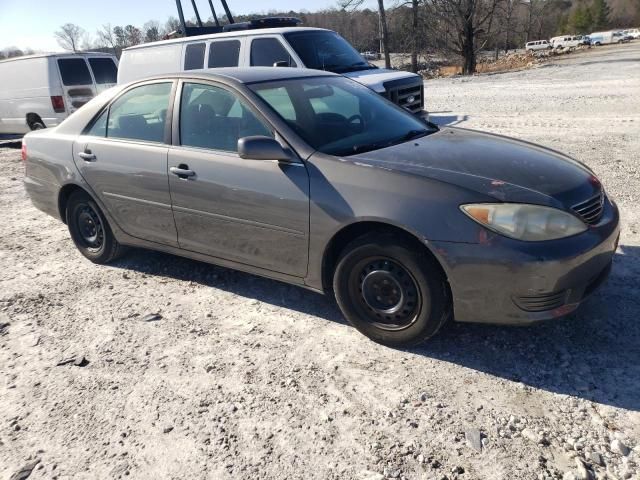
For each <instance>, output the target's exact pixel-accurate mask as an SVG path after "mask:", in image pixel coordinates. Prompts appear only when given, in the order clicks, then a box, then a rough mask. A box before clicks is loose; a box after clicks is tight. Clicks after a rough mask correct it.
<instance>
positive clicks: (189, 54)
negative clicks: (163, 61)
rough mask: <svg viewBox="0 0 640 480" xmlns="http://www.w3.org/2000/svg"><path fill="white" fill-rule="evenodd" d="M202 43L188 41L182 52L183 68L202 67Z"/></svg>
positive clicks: (195, 68)
mask: <svg viewBox="0 0 640 480" xmlns="http://www.w3.org/2000/svg"><path fill="white" fill-rule="evenodd" d="M206 46H207V45H206V44H204V43H190V44H189V45H187V48H186V50H185V52H184V69H185V70H197V69H200V68H204V50H205V48H206Z"/></svg>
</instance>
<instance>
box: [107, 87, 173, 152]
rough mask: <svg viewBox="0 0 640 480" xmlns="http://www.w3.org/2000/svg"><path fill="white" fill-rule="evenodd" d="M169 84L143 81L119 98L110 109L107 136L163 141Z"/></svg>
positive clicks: (169, 92) (169, 93)
mask: <svg viewBox="0 0 640 480" xmlns="http://www.w3.org/2000/svg"><path fill="white" fill-rule="evenodd" d="M171 86H172V84H171V83H153V84H151V85H142V86H141V87H136V88H133V89H131V90H129V91H128V92H127V93H125V94H124V95H122V96H121V97H120V98H118V99H117V100H116V101H115V102H113V104H112V105H111V107H110V109H109V120H108V122H107V137H112V138H127V139H132V140H143V141H146V142H163V141H164V126H165V122H166V119H167V107H168V106H169V96H170V95H171ZM96 126H97V125H96Z"/></svg>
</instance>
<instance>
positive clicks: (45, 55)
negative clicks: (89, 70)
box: [0, 52, 115, 62]
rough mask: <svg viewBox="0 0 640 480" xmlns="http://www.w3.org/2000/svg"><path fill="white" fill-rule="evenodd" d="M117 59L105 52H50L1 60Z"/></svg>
mask: <svg viewBox="0 0 640 480" xmlns="http://www.w3.org/2000/svg"><path fill="white" fill-rule="evenodd" d="M74 56H75V57H84V56H91V57H115V55H112V54H111V53H105V52H49V53H34V54H33V55H22V56H21V57H12V58H6V59H4V60H0V62H15V61H17V60H30V59H32V58H55V57H74Z"/></svg>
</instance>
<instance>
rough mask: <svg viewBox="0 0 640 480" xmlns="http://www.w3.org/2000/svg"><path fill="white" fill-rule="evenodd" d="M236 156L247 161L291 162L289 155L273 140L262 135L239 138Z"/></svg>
mask: <svg viewBox="0 0 640 480" xmlns="http://www.w3.org/2000/svg"><path fill="white" fill-rule="evenodd" d="M238 155H240V158H244V159H247V160H284V161H291V160H293V158H292V155H291V153H289V151H287V150H285V149H284V148H283V147H282V145H280V144H279V143H278V142H277V141H276V140H275V139H273V138H271V137H265V136H262V135H255V136H251V137H243V138H239V139H238Z"/></svg>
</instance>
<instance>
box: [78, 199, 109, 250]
mask: <svg viewBox="0 0 640 480" xmlns="http://www.w3.org/2000/svg"><path fill="white" fill-rule="evenodd" d="M76 226H77V227H78V233H79V234H80V239H81V240H82V243H83V244H84V246H85V247H86V248H88V249H90V250H94V251H95V250H100V249H101V248H102V245H103V244H104V227H103V225H102V220H101V219H100V215H98V212H96V211H95V210H94V209H93V208H92V207H91V205H88V204H86V203H83V204H81V205H80V206H79V208H78V213H77V215H76Z"/></svg>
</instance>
